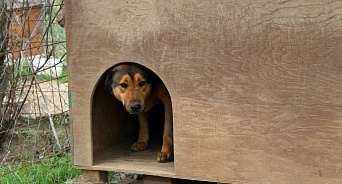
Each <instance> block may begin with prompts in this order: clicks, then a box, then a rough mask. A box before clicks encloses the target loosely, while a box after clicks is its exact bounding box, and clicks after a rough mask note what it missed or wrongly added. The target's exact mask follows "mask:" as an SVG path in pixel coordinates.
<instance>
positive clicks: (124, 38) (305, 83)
mask: <svg viewBox="0 0 342 184" xmlns="http://www.w3.org/2000/svg"><path fill="white" fill-rule="evenodd" d="M66 3H67V20H66V26H67V27H66V28H67V52H68V72H69V88H70V91H71V99H72V109H71V113H72V119H73V125H74V126H73V128H74V129H73V135H74V160H75V162H74V164H75V166H80V167H81V166H89V167H91V166H92V164H93V160H92V159H93V151H94V150H93V149H94V146H93V145H91V144H92V140H93V138H92V137H91V136H92V134H91V133H90V132H91V129H92V128H91V123H92V121H93V123H94V121H95V120H94V119H93V120H92V118H91V104H92V99H93V91H94V88H95V86H97V82H98V80H99V78H100V77H101V76H102V75H103V73H104V71H106V70H107V69H108V68H110V67H111V66H113V65H115V64H117V63H121V62H127V61H130V62H136V63H140V64H142V65H145V66H147V67H149V68H150V69H151V70H153V71H154V72H155V73H157V74H158V75H159V76H160V78H161V79H162V80H163V81H164V83H165V84H166V86H167V88H168V90H169V92H170V94H171V98H172V103H173V114H174V144H175V145H174V149H175V161H174V169H175V175H174V177H178V178H186V179H195V180H207V181H208V180H209V181H216V182H223V183H228V182H230V183H233V182H237V183H342V133H341V132H342V85H341V84H342V52H341V48H342V1H338V0H331V1H329V0H323V1H304V0H302V1H286V0H277V1H271V0H260V1H235V0H227V1H221V0H212V1H195V0H186V1H181V0H175V1H167V0H161V1H157V0H155V1H152V0H145V1H144V0H142V1H123V0H118V1H115V3H114V2H113V1H110V0H104V1H90V0H73V1H66ZM108 121H109V120H108ZM93 135H95V134H93ZM108 141H109V140H108ZM132 164H133V163H132ZM114 169H115V168H114ZM133 171H134V170H133ZM133 171H132V172H133ZM153 172H155V173H154V174H152V175H159V176H163V173H162V172H160V173H158V172H157V171H153ZM149 174H150V175H151V172H149Z"/></svg>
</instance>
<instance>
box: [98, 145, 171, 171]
mask: <svg viewBox="0 0 342 184" xmlns="http://www.w3.org/2000/svg"><path fill="white" fill-rule="evenodd" d="M131 145H132V144H131V143H129V144H123V145H119V146H116V147H113V148H111V149H107V150H105V151H103V152H101V153H98V154H96V155H95V158H94V159H95V160H94V166H93V168H96V169H98V170H113V171H120V172H129V173H136V174H145V175H156V174H157V175H158V176H162V177H172V176H173V175H174V174H175V171H174V163H173V162H168V163H158V162H157V154H158V152H159V151H160V148H161V144H155V143H151V144H150V146H149V149H148V150H145V151H141V152H134V151H131V150H130V147H131Z"/></svg>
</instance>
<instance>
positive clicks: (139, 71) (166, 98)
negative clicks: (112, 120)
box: [105, 63, 173, 162]
mask: <svg viewBox="0 0 342 184" xmlns="http://www.w3.org/2000/svg"><path fill="white" fill-rule="evenodd" d="M105 85H106V86H107V87H108V88H109V89H111V91H112V92H113V94H114V96H115V97H116V98H117V99H118V100H119V101H120V102H122V104H123V106H124V107H125V109H126V110H127V112H128V113H130V114H134V115H138V119H139V138H138V141H137V142H136V143H134V144H133V146H132V147H131V149H132V150H133V151H142V150H145V149H147V147H148V141H149V125H148V121H147V116H148V111H149V110H150V109H151V108H152V107H154V106H155V105H157V104H159V103H163V104H164V108H165V125H164V134H163V146H162V149H161V152H159V153H158V157H157V161H158V162H167V161H171V160H173V130H172V127H173V125H172V123H173V122H172V104H171V98H170V95H169V93H168V91H167V89H166V87H165V85H164V83H163V82H162V81H161V80H160V79H159V77H157V76H156V75H155V74H154V73H153V72H152V71H150V70H149V69H147V68H145V67H143V66H141V65H139V64H135V63H124V64H119V65H117V66H115V67H114V68H112V69H110V70H109V72H108V73H107V76H106V80H105Z"/></svg>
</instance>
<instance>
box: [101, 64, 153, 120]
mask: <svg viewBox="0 0 342 184" xmlns="http://www.w3.org/2000/svg"><path fill="white" fill-rule="evenodd" d="M152 78H153V74H152V72H151V71H150V70H148V69H147V68H145V67H143V66H141V65H138V64H134V63H125V64H119V65H117V66H115V67H114V68H112V69H110V70H109V71H108V72H107V74H106V80H105V86H106V88H107V89H110V90H111V92H112V93H113V94H114V96H115V97H116V98H117V99H118V100H119V101H120V102H122V104H123V106H124V107H125V109H126V110H127V112H129V113H130V114H135V115H137V114H139V113H142V112H144V110H145V105H146V99H147V98H148V96H149V95H150V93H151V90H152V85H153V84H152V81H153V79H152Z"/></svg>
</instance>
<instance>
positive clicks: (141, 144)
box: [131, 142, 148, 151]
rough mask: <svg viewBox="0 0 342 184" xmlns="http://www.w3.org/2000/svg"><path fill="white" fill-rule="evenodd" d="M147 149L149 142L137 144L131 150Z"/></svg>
mask: <svg viewBox="0 0 342 184" xmlns="http://www.w3.org/2000/svg"><path fill="white" fill-rule="evenodd" d="M147 147H148V143H147V142H136V143H134V144H133V146H132V147H131V150H132V151H144V150H146V149H147Z"/></svg>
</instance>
